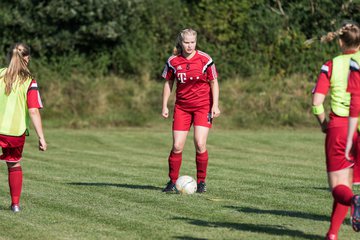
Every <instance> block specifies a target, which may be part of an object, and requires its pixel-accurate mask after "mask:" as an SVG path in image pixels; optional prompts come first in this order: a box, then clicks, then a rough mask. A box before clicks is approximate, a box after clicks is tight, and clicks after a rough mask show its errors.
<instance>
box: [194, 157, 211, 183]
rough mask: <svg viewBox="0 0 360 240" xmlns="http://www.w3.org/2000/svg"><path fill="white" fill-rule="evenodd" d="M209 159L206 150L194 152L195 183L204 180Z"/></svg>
mask: <svg viewBox="0 0 360 240" xmlns="http://www.w3.org/2000/svg"><path fill="white" fill-rule="evenodd" d="M208 161H209V155H208V152H207V151H205V152H203V153H198V152H197V153H196V177H197V183H200V182H205V178H206V169H207V165H208Z"/></svg>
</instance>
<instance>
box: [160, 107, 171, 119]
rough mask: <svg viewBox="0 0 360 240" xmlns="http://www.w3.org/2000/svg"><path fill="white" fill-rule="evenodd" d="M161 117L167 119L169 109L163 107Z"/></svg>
mask: <svg viewBox="0 0 360 240" xmlns="http://www.w3.org/2000/svg"><path fill="white" fill-rule="evenodd" d="M161 115H162V116H163V118H168V117H169V109H168V108H167V107H163V109H162V112H161Z"/></svg>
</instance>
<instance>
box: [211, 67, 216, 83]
mask: <svg viewBox="0 0 360 240" xmlns="http://www.w3.org/2000/svg"><path fill="white" fill-rule="evenodd" d="M211 72H212V75H213V78H214V79H215V78H217V73H216V70H215V65H214V64H213V65H211Z"/></svg>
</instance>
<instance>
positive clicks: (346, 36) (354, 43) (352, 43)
mask: <svg viewBox="0 0 360 240" xmlns="http://www.w3.org/2000/svg"><path fill="white" fill-rule="evenodd" d="M337 37H338V38H340V39H341V41H342V42H343V43H344V44H345V47H347V48H356V47H358V46H359V45H360V28H359V25H357V24H355V23H346V24H344V25H343V26H342V27H341V28H339V29H338V30H336V31H335V32H328V33H327V34H326V35H324V36H322V37H321V39H320V41H321V42H331V41H332V40H334V39H335V38H337Z"/></svg>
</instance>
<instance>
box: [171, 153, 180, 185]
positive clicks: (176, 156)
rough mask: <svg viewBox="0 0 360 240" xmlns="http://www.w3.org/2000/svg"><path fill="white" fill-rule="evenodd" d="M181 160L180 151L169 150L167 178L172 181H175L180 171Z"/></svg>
mask: <svg viewBox="0 0 360 240" xmlns="http://www.w3.org/2000/svg"><path fill="white" fill-rule="evenodd" d="M181 160H182V153H181V152H180V153H174V152H173V151H171V152H170V155H169V159H168V161H169V178H170V179H171V181H172V182H173V183H175V182H176V180H177V179H178V177H179V172H180V166H181Z"/></svg>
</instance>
